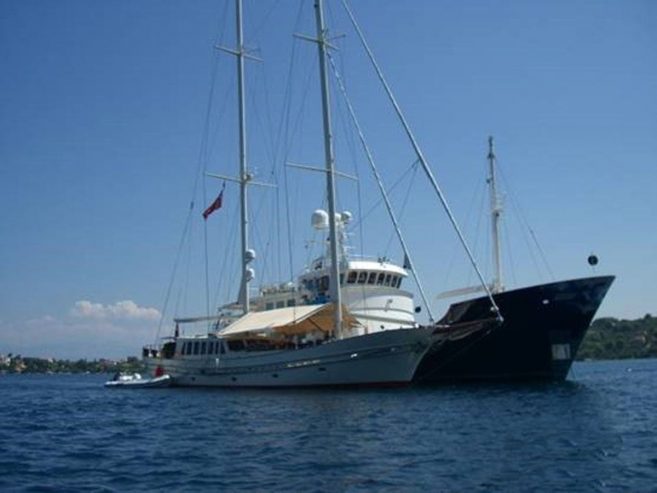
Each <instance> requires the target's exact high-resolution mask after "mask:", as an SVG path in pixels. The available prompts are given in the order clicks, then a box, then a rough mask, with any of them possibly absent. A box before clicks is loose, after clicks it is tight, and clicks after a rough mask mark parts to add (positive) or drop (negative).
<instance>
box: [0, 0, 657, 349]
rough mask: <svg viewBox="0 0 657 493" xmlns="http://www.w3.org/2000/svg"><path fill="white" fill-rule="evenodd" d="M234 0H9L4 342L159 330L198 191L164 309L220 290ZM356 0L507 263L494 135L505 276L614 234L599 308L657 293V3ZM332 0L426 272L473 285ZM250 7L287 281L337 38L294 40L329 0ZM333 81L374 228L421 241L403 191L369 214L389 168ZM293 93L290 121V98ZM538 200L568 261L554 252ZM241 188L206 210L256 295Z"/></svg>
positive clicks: (265, 167)
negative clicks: (369, 155) (373, 168)
mask: <svg viewBox="0 0 657 493" xmlns="http://www.w3.org/2000/svg"><path fill="white" fill-rule="evenodd" d="M232 8H233V2H232V1H228V2H227V1H226V0H216V1H214V0H213V1H210V0H207V1H206V0H195V1H192V2H183V1H179V0H178V1H173V0H166V1H164V0H163V1H155V0H142V1H139V2H134V1H129V0H115V1H112V2H107V1H100V0H77V1H74V0H61V1H58V2H49V1H45V0H39V1H37V0H20V1H19V0H2V1H0V60H1V64H2V67H3V69H2V71H0V101H1V105H0V108H1V111H0V163H1V164H0V208H1V210H2V211H3V213H2V215H1V216H0V217H1V220H0V239H1V241H0V353H7V352H14V353H17V352H19V353H23V354H29V355H42V356H48V355H52V356H59V357H99V356H110V357H118V356H124V355H128V354H136V353H137V352H138V350H139V347H140V346H141V345H142V344H143V343H144V342H151V341H152V339H153V337H154V334H155V328H156V327H157V319H158V314H159V313H161V312H162V310H163V301H164V298H165V293H166V289H167V285H168V283H169V279H170V278H171V272H172V266H173V263H174V259H175V257H176V251H177V246H178V243H179V241H180V238H181V233H182V230H183V225H184V223H185V218H186V214H187V211H188V209H189V203H190V201H191V200H192V199H194V200H195V203H196V206H195V208H196V209H195V211H194V212H193V221H192V224H191V226H190V227H191V229H190V232H191V239H190V241H189V242H185V244H184V245H185V246H184V248H183V255H182V256H181V259H182V260H181V261H180V264H179V268H178V270H177V275H176V277H175V282H174V289H173V291H172V293H173V295H172V298H171V299H172V301H171V303H170V304H169V307H168V310H167V313H165V318H166V319H170V317H171V316H172V315H173V313H177V314H189V313H199V312H200V313H203V312H204V311H205V309H206V308H205V287H204V286H205V274H204V268H203V261H202V259H203V248H202V245H203V222H202V219H201V218H200V212H201V210H202V204H203V202H204V200H205V201H207V202H208V203H209V202H210V201H211V200H212V199H213V198H214V196H216V193H217V192H218V190H219V188H220V185H221V184H220V182H217V181H216V180H208V179H205V180H202V181H201V182H199V183H200V185H199V188H197V189H196V193H194V192H193V190H194V182H195V178H196V177H197V176H198V172H197V170H198V169H199V163H200V168H201V169H204V168H205V169H207V170H208V171H211V172H212V171H214V172H219V173H225V174H233V173H235V169H236V166H237V152H236V151H237V145H236V142H235V118H236V116H235V101H234V96H233V92H234V88H235V82H234V77H235V75H234V60H232V59H231V58H230V57H229V56H227V55H222V54H220V53H218V52H217V51H216V50H214V49H213V45H214V44H216V43H221V44H225V45H227V46H232V45H233V44H234V31H233V29H234V26H233V24H234V21H233V11H232ZM353 9H354V11H355V14H356V16H357V17H358V19H359V20H360V22H361V25H362V28H363V30H364V31H365V33H366V35H367V37H368V40H369V42H370V45H371V46H372V48H373V49H374V51H375V53H376V55H377V56H378V59H379V62H380V64H381V65H382V67H383V69H384V71H385V73H386V75H387V77H388V79H389V82H390V83H391V85H392V87H393V90H394V91H395V92H396V95H397V97H398V99H399V101H400V103H401V105H402V107H403V109H404V111H405V112H406V115H407V117H408V120H409V121H410V123H411V125H412V127H413V128H414V130H415V132H416V134H417V137H418V140H419V142H420V144H421V146H422V147H423V149H424V151H425V154H426V156H427V157H428V159H429V162H430V163H431V165H432V167H433V169H434V170H435V172H436V174H437V176H438V178H439V181H440V182H441V185H442V186H443V189H444V190H445V192H446V195H447V197H448V199H449V200H450V202H451V204H452V206H453V209H454V211H455V213H456V215H457V217H458V218H459V220H460V221H461V223H462V224H463V227H464V230H465V232H466V234H467V236H468V239H469V240H470V242H471V243H472V244H473V246H476V248H475V250H476V251H477V254H478V255H477V256H478V258H479V261H480V263H481V264H482V268H483V269H484V270H485V271H486V272H490V266H489V264H490V261H489V255H488V253H487V248H486V246H487V245H486V241H487V240H486V238H487V232H488V230H487V225H486V223H485V222H483V221H484V220H485V218H483V216H482V215H481V214H482V213H481V212H480V209H481V208H480V205H481V204H482V200H483V196H482V195H481V194H482V192H483V180H484V170H485V155H486V139H487V137H488V135H490V134H492V135H494V136H495V138H496V143H497V154H498V158H499V163H500V166H501V167H502V171H503V174H504V177H505V178H506V181H507V182H508V185H510V187H509V188H510V190H511V191H510V192H505V196H504V203H505V209H506V211H507V213H506V215H505V219H504V222H505V226H504V237H505V252H507V253H505V260H504V263H505V273H506V274H505V277H506V280H507V282H506V284H507V285H508V286H510V287H512V286H521V285H527V284H532V283H536V282H543V281H548V280H550V279H555V280H558V279H565V278H573V277H580V276H586V275H589V274H590V273H591V272H592V271H591V269H590V268H589V266H588V265H587V264H586V257H587V256H588V255H589V254H590V253H591V252H595V253H596V254H597V255H598V256H599V257H600V264H599V266H598V267H597V269H596V271H595V272H596V273H598V274H606V273H611V274H616V275H617V276H618V278H617V281H616V283H615V285H614V286H613V287H612V289H611V291H610V293H609V295H608V297H607V299H606V300H605V302H604V304H603V306H602V308H601V310H600V313H599V315H609V316H618V317H627V318H633V317H639V316H642V315H643V314H645V313H653V314H654V313H656V312H657V307H656V302H655V300H656V299H657V297H656V296H655V293H654V289H653V287H652V286H653V283H654V279H655V278H657V261H656V260H655V255H656V254H657V228H655V216H656V214H657V194H656V193H655V178H656V177H657V158H656V156H657V138H656V136H657V91H656V90H655V88H656V87H657V51H656V50H655V49H654V47H655V46H657V4H655V2H652V1H623V2H612V1H584V0H581V1H577V2H571V1H554V2H525V1H504V2H502V1H489V2H483V1H472V2H459V1H429V0H427V1H414V2H392V1H386V2H380V1H374V0H361V1H357V2H353ZM327 11H328V13H327V20H328V22H329V26H330V27H331V28H332V30H333V32H334V33H335V34H341V33H344V34H346V36H345V37H344V38H341V39H338V40H337V41H336V44H338V45H339V51H338V52H337V53H336V54H335V57H336V59H337V60H338V65H339V67H340V69H341V70H342V71H343V72H344V76H345V78H346V80H347V85H348V90H349V93H350V96H351V98H352V100H353V101H354V105H355V107H356V111H357V112H358V115H359V118H360V119H361V120H362V124H363V127H364V129H365V133H366V134H367V137H368V141H369V144H370V146H371V147H372V148H373V150H374V153H375V157H376V158H377V162H378V164H379V166H380V168H381V171H382V173H383V175H384V177H385V178H386V180H387V183H388V184H392V183H394V182H395V181H396V180H398V179H399V180H400V181H399V186H398V187H396V188H395V189H394V192H393V200H394V201H395V205H396V206H397V208H398V209H399V210H402V211H403V213H402V214H401V215H402V222H403V225H404V230H405V231H406V233H407V236H408V238H409V243H410V244H411V246H412V248H413V251H414V253H415V257H416V258H417V264H418V271H419V272H420V275H421V277H422V278H423V279H424V283H425V284H426V288H427V291H428V292H429V293H431V295H432V296H433V295H435V294H437V293H439V292H442V291H445V290H447V289H453V288H456V287H461V286H463V285H466V284H467V283H470V284H471V283H473V282H474V276H473V275H472V272H471V270H470V269H469V268H468V267H467V264H466V262H465V258H464V256H463V254H462V252H460V251H459V250H458V248H457V245H456V242H455V238H454V234H453V233H452V232H451V231H450V230H449V227H448V225H447V223H446V220H445V218H444V214H443V213H442V212H441V210H440V209H439V207H438V205H437V202H436V201H435V199H434V197H432V196H431V194H430V190H429V188H428V187H427V185H426V183H425V180H424V179H423V177H422V176H421V174H420V173H416V174H415V176H414V174H413V171H412V167H411V165H412V163H413V161H414V158H413V154H412V151H411V148H410V147H409V146H408V144H407V142H406V141H405V139H404V136H403V134H402V132H401V129H400V128H399V125H398V124H397V123H396V121H395V119H394V117H393V115H392V112H391V110H390V108H389V106H388V104H387V102H386V100H385V98H384V96H383V94H382V92H381V89H380V87H379V86H378V85H377V83H376V80H375V78H374V76H373V74H372V71H371V69H370V68H369V66H368V65H367V61H366V60H365V58H364V56H363V53H362V50H361V49H360V47H359V45H358V41H357V38H356V35H355V34H354V32H353V31H352V29H351V27H350V25H349V24H348V22H347V20H346V18H345V15H344V13H343V11H342V9H341V6H340V4H339V3H338V2H335V1H333V2H331V1H330V2H329V5H328V8H327ZM245 19H246V24H245V36H246V41H247V45H249V46H252V47H254V48H256V49H257V52H258V55H259V56H261V57H262V58H263V59H264V62H262V63H257V62H254V63H249V64H248V66H247V87H248V89H249V99H248V107H249V122H248V124H249V155H250V163H251V166H252V167H253V168H254V169H255V171H256V172H257V174H258V178H259V179H262V180H269V181H274V182H276V183H278V184H279V188H278V191H273V192H272V191H263V190H258V191H256V190H254V194H257V196H254V200H253V207H252V210H253V214H252V222H253V225H254V226H253V227H254V229H253V231H252V237H253V243H254V246H255V248H256V250H257V251H258V256H259V257H258V260H257V261H256V265H255V268H256V272H257V276H258V281H259V282H272V281H274V280H280V279H283V280H286V279H287V278H289V272H290V267H289V262H288V254H287V252H286V248H285V246H286V244H287V233H286V232H285V228H284V224H285V220H284V219H285V212H284V211H285V205H284V202H285V201H284V199H285V198H287V200H288V201H289V202H290V207H291V210H292V212H291V222H292V225H293V235H292V239H293V255H292V260H293V264H294V265H293V269H292V271H293V272H295V273H298V272H300V271H301V270H302V268H303V266H304V263H305V262H306V260H307V258H308V257H309V256H310V255H311V252H313V251H314V252H315V253H316V252H317V247H316V246H314V247H313V244H312V243H308V242H309V240H312V239H313V236H312V232H311V231H310V228H309V216H310V213H311V212H312V211H313V210H314V209H316V208H318V207H321V206H322V199H321V197H322V195H321V191H322V184H321V181H320V180H319V178H318V177H317V176H314V175H312V176H308V174H304V173H302V172H298V171H290V170H288V179H289V184H288V186H287V187H286V186H285V185H284V180H283V179H282V177H283V171H282V170H283V167H282V165H281V163H282V162H283V161H284V160H285V159H288V160H290V161H296V162H305V163H311V164H312V163H321V162H322V150H321V147H320V144H321V136H320V135H319V132H318V128H319V126H318V125H319V121H318V118H317V110H318V108H319V95H318V86H317V81H316V78H315V77H314V72H315V70H316V63H317V62H316V59H317V56H316V52H315V50H314V48H313V47H312V46H311V45H309V44H307V43H305V42H303V41H299V40H296V41H295V40H293V38H292V37H291V33H292V32H303V33H312V32H313V29H314V19H313V17H312V6H311V4H310V3H309V1H306V2H303V3H302V4H301V3H300V2H298V1H292V0H289V1H278V2H275V1H268V0H262V1H257V2H256V1H248V0H247V1H245ZM291 53H293V55H291ZM290 60H293V61H294V63H293V64H292V68H290V66H291V62H290ZM288 73H293V74H294V75H295V79H294V80H296V82H290V83H289V84H288V82H287V77H288ZM213 74H214V76H213ZM213 80H214V82H213ZM211 88H213V89H214V92H213V94H214V97H213V99H212V104H211V105H210V112H209V115H210V116H209V119H208V120H207V121H208V122H209V126H208V127H207V128H209V133H208V137H207V140H206V139H204V135H205V133H206V113H207V112H208V107H209V105H208V100H209V99H208V98H209V93H210V90H211ZM288 89H289V90H291V91H292V94H293V96H292V98H291V99H290V102H289V104H288V105H287V106H286V105H285V104H284V101H285V94H286V91H287V90H288ZM333 101H334V123H335V129H336V130H335V133H336V152H337V163H338V167H340V168H341V169H343V170H344V171H346V172H350V173H357V174H359V176H360V178H361V179H360V181H359V184H358V185H356V184H354V183H352V182H349V181H347V182H342V181H341V184H340V185H341V187H340V193H339V198H340V208H341V209H349V210H351V211H353V212H355V216H356V217H357V218H358V217H361V216H363V220H362V230H361V229H359V228H358V227H354V229H353V235H352V244H353V246H354V249H355V250H356V252H360V251H361V250H362V251H363V253H366V254H371V255H388V256H390V257H392V258H393V259H396V260H399V259H400V257H401V255H400V252H399V248H398V247H397V246H396V245H395V244H394V242H392V243H390V242H389V238H390V228H389V226H388V223H387V221H386V220H385V214H384V211H383V209H382V208H381V207H380V205H379V206H378V207H374V209H373V211H372V212H371V213H369V214H366V212H368V211H370V209H372V208H373V206H374V205H375V204H376V200H377V199H376V195H375V193H374V188H373V187H374V186H373V183H372V181H371V178H369V177H368V176H367V173H368V172H367V168H366V167H365V166H366V162H365V160H364V158H363V156H362V153H361V152H360V150H359V149H358V146H357V145H356V144H355V140H354V137H353V131H351V133H350V131H349V129H348V127H349V123H348V121H347V116H346V112H345V109H344V105H343V104H342V103H341V102H340V99H339V96H338V95H337V94H335V93H334V94H333ZM286 108H289V109H290V115H291V120H290V121H291V122H292V123H287V124H286V123H285V120H283V119H281V114H283V111H284V110H285V109H286ZM286 130H287V132H288V134H287V138H285V135H286ZM205 140H206V141H207V151H206V152H203V149H204V148H203V142H204V141H205ZM199 156H200V157H199ZM413 176H414V178H413ZM411 181H412V188H411ZM359 189H360V201H359V200H358V192H359ZM203 190H205V192H203ZM409 190H410V192H409ZM516 201H517V202H518V203H519V204H520V205H521V211H522V215H523V216H524V217H525V218H526V219H527V221H528V222H529V224H530V225H531V226H532V228H533V230H534V232H535V233H536V236H537V237H538V238H539V240H540V243H541V246H542V248H543V250H544V252H545V254H546V257H547V258H548V261H549V264H550V267H551V270H552V272H553V277H550V276H549V275H547V274H546V269H542V268H540V265H539V268H537V267H536V265H535V264H536V263H535V262H534V261H533V260H532V259H533V258H534V257H537V256H538V253H537V252H536V251H533V253H532V251H531V249H529V248H528V247H527V243H531V242H528V241H526V238H527V232H526V229H523V228H521V227H520V226H519V225H518V221H517V220H516V216H517V215H518V214H516V212H515V210H514V207H513V203H514V202H516ZM236 202H237V191H236V190H235V189H234V187H232V186H231V185H228V186H227V190H226V196H225V206H224V208H223V209H222V210H221V211H220V212H218V213H216V214H215V215H213V216H212V217H211V218H210V220H209V221H208V240H209V244H210V245H211V248H210V257H209V258H210V285H211V293H212V294H211V299H212V302H213V304H214V301H215V300H216V301H217V302H218V301H220V300H224V299H231V297H234V295H235V292H236V283H235V269H236V264H235V263H234V261H232V260H231V258H232V257H234V253H235V248H236V246H235V241H234V237H235V234H236V231H235V228H234V225H235V221H234V218H233V217H234V215H235V205H236ZM277 217H278V219H277ZM280 218H282V219H280ZM478 222H479V228H476V226H477V223H478ZM477 231H479V232H477ZM361 238H362V240H363V241H362V243H361ZM539 264H540V262H539ZM184 286H186V289H183V287H184ZM409 287H410V283H409ZM435 309H436V311H437V312H440V311H441V310H442V309H444V306H443V305H436V306H435ZM164 327H165V330H167V331H168V330H169V327H170V325H169V324H168V323H165V325H164Z"/></svg>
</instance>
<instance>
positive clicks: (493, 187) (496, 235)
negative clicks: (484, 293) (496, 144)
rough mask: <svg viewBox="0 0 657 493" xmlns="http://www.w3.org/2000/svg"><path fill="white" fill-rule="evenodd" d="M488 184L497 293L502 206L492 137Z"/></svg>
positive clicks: (493, 286) (498, 289)
mask: <svg viewBox="0 0 657 493" xmlns="http://www.w3.org/2000/svg"><path fill="white" fill-rule="evenodd" d="M488 173H489V174H488V178H487V179H486V182H487V183H488V187H489V192H490V216H491V217H490V219H491V221H490V222H491V235H492V245H493V251H492V254H493V280H492V283H491V291H492V292H493V293H499V292H501V291H503V290H504V286H503V285H502V255H501V248H500V219H501V215H502V204H501V203H500V200H499V196H498V195H497V183H496V178H495V151H494V149H493V137H492V136H491V137H488Z"/></svg>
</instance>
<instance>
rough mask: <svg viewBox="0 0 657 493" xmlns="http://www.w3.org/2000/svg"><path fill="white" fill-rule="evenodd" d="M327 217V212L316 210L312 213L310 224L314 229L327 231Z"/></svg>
mask: <svg viewBox="0 0 657 493" xmlns="http://www.w3.org/2000/svg"><path fill="white" fill-rule="evenodd" d="M328 217H329V216H328V212H326V211H325V210H323V209H317V210H316V211H315V212H313V215H312V218H311V220H310V222H311V224H312V226H313V228H315V229H327V228H328V227H329V220H328Z"/></svg>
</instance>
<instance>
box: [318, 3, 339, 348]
mask: <svg viewBox="0 0 657 493" xmlns="http://www.w3.org/2000/svg"><path fill="white" fill-rule="evenodd" d="M315 16H316V19H317V40H316V41H317V46H318V47H319V78H320V83H321V87H322V115H323V125H324V158H325V161H326V195H327V198H328V213H329V250H330V252H331V276H330V279H331V283H330V293H331V301H333V303H335V327H334V330H335V335H336V336H337V337H342V296H341V292H340V265H339V261H338V240H337V225H336V220H335V219H336V218H335V157H334V153H333V136H332V134H331V106H330V100H329V84H328V72H327V70H326V46H327V44H328V42H327V40H326V30H325V27H324V12H323V7H322V0H315Z"/></svg>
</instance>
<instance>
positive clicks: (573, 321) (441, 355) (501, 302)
mask: <svg viewBox="0 0 657 493" xmlns="http://www.w3.org/2000/svg"><path fill="white" fill-rule="evenodd" d="M613 280H614V277H613V276H600V277H589V278H584V279H575V280H570V281H561V282H555V283H549V284H540V285H537V286H531V287H528V288H521V289H515V290H511V291H506V292H503V293H498V294H496V295H495V296H494V297H495V302H496V303H497V305H498V306H499V308H500V311H501V313H502V315H503V317H504V321H503V322H502V323H500V324H498V325H497V326H493V327H492V328H490V329H489V330H486V331H481V332H480V333H479V334H478V335H477V337H470V338H467V339H463V340H460V341H454V342H453V343H450V344H451V345H449V346H444V345H443V346H442V347H440V348H436V350H435V351H430V352H429V353H427V355H426V356H425V357H424V359H423V360H422V362H421V363H420V366H419V367H418V370H417V371H416V373H415V377H414V380H415V381H416V382H418V383H438V382H447V381H468V380H470V381H482V380H495V381H517V380H564V379H565V378H566V376H567V375H568V371H569V370H570V367H571V365H572V362H573V360H574V359H575V356H576V354H577V351H578V349H579V346H580V344H581V342H582V339H583V338H584V335H585V334H586V331H587V330H588V328H589V325H590V324H591V321H592V320H593V316H594V315H595V313H596V311H597V310H598V307H599V306H600V304H601V303H602V300H603V298H604V297H605V294H606V293H607V290H608V289H609V287H610V286H611V283H612V282H613ZM490 316H491V312H490V301H489V300H488V298H486V297H481V298H476V299H473V300H468V301H464V302H461V303H455V304H453V305H452V306H450V308H449V310H448V312H447V314H446V315H445V317H444V318H443V320H442V322H443V323H448V324H454V323H457V324H458V323H469V322H473V321H476V320H481V319H485V318H488V317H490Z"/></svg>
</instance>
